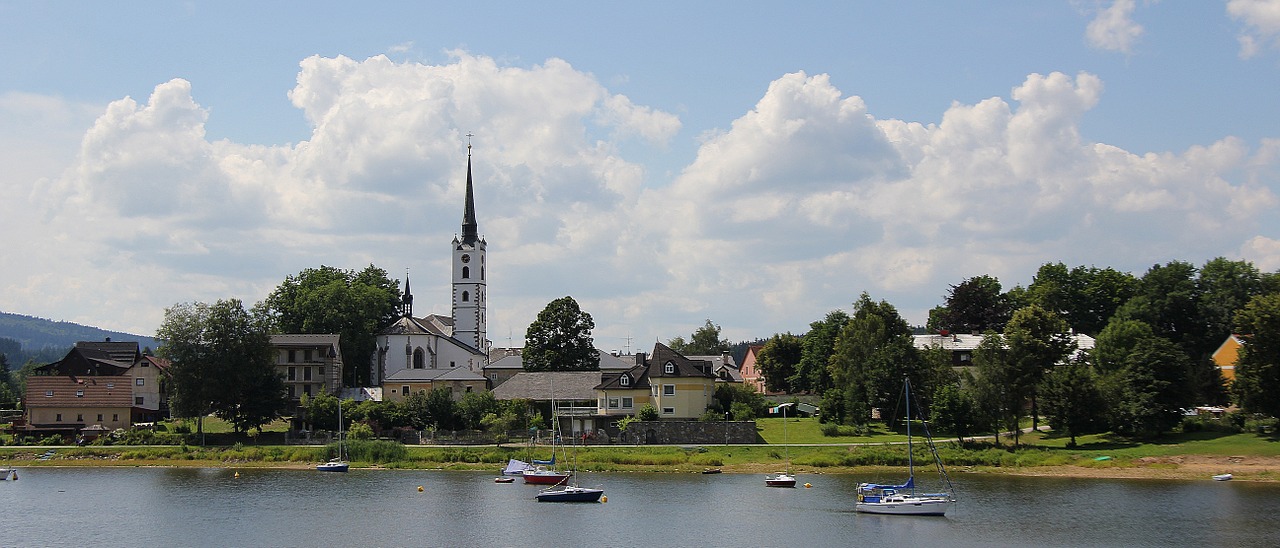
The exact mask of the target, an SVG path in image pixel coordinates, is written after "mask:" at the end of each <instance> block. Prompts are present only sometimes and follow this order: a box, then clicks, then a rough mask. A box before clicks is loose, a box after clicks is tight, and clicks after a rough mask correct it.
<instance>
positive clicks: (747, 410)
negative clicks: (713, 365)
mask: <svg viewBox="0 0 1280 548" xmlns="http://www.w3.org/2000/svg"><path fill="white" fill-rule="evenodd" d="M707 409H708V411H709V412H714V413H716V414H717V415H718V417H719V418H721V419H723V418H724V413H725V411H729V412H730V413H732V415H733V420H738V421H746V420H751V419H754V418H756V417H758V416H762V415H764V414H765V413H768V411H769V404H768V402H766V401H765V399H764V394H761V393H759V392H756V390H755V388H754V387H751V386H744V385H741V384H735V383H728V382H721V383H716V389H715V393H714V395H713V396H712V400H711V405H709V406H708V407H707Z"/></svg>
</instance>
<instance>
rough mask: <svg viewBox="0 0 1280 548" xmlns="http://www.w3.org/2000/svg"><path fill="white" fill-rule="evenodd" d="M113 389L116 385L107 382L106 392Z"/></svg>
mask: <svg viewBox="0 0 1280 548" xmlns="http://www.w3.org/2000/svg"><path fill="white" fill-rule="evenodd" d="M115 387H116V383H114V382H109V383H107V390H110V389H112V388H115Z"/></svg>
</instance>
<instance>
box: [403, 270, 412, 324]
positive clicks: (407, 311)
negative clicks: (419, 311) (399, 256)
mask: <svg viewBox="0 0 1280 548" xmlns="http://www.w3.org/2000/svg"><path fill="white" fill-rule="evenodd" d="M400 315H401V316H404V317H406V318H412V317H413V292H412V291H409V273H408V272H406V273H405V274H404V297H401V298H400Z"/></svg>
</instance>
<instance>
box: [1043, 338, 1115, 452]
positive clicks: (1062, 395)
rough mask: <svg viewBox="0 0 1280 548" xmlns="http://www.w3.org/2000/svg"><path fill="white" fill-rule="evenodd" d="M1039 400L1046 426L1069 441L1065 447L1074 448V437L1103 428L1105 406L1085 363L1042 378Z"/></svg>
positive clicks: (1073, 362) (1068, 365) (1071, 364)
mask: <svg viewBox="0 0 1280 548" xmlns="http://www.w3.org/2000/svg"><path fill="white" fill-rule="evenodd" d="M1040 399H1041V404H1042V409H1043V411H1044V413H1045V415H1047V416H1048V417H1049V425H1050V426H1052V427H1053V429H1054V430H1057V431H1059V432H1066V433H1067V436H1069V437H1070V438H1071V439H1070V442H1068V444H1067V446H1068V447H1075V446H1076V436H1079V435H1081V434H1088V433H1091V432H1094V431H1098V430H1100V429H1101V426H1102V425H1103V424H1104V417H1105V413H1104V410H1105V409H1106V402H1105V400H1104V399H1103V397H1102V390H1101V388H1100V387H1099V385H1098V377H1097V375H1096V374H1094V372H1093V368H1092V366H1090V364H1089V361H1088V360H1085V359H1079V360H1070V361H1068V362H1067V363H1065V364H1063V365H1059V366H1057V367H1055V368H1053V370H1052V371H1050V372H1049V373H1048V374H1047V375H1045V379H1044V388H1043V390H1042V394H1041V398H1040Z"/></svg>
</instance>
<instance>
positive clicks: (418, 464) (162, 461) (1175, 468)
mask: <svg viewBox="0 0 1280 548" xmlns="http://www.w3.org/2000/svg"><path fill="white" fill-rule="evenodd" d="M759 424H760V435H761V438H762V440H763V441H764V442H765V444H757V445H703V446H687V447H686V446H680V447H677V446H638V447H629V446H590V447H585V448H582V449H580V450H579V451H578V455H577V458H578V466H579V468H582V469H586V470H592V471H619V472H638V471H642V472H666V473H695V472H701V471H702V470H703V469H705V468H719V469H721V470H723V471H724V472H727V473H767V472H773V471H777V470H779V469H782V468H783V467H785V466H787V461H788V458H789V460H790V464H791V467H792V469H793V470H795V471H796V472H798V473H801V474H831V473H871V472H881V471H883V470H885V469H891V468H901V467H905V466H906V464H907V451H906V446H905V444H903V443H902V442H904V441H905V440H906V438H905V436H902V435H899V434H896V433H891V432H885V431H872V432H869V433H867V434H866V435H863V436H846V437H825V436H822V435H821V432H820V431H819V427H818V425H817V424H816V423H815V422H814V421H812V419H789V420H788V422H787V426H786V428H787V436H786V437H787V441H788V443H787V444H785V445H784V444H783V443H782V435H781V431H782V423H781V419H763V420H761V421H760V423H759ZM937 441H938V449H939V453H940V455H941V456H942V459H943V462H945V463H946V464H947V466H948V469H949V470H950V471H952V472H968V473H1005V474H1020V475H1053V476H1075V477H1115V478H1170V479H1208V478H1209V476H1211V475H1213V474H1220V473H1231V474H1233V475H1234V476H1235V478H1236V479H1237V480H1245V481H1267V482H1272V481H1280V443H1278V442H1280V439H1278V438H1277V436H1276V435H1275V434H1251V433H1246V434H1227V433H1220V432H1196V433H1189V434H1178V435H1171V436H1168V437H1167V438H1164V439H1161V440H1158V441H1157V442H1154V443H1138V442H1133V441H1130V440H1125V439H1120V438H1114V437H1110V436H1106V435H1094V436H1083V437H1080V438H1078V439H1077V445H1076V446H1075V447H1067V444H1068V440H1067V439H1065V438H1064V437H1062V436H1057V435H1055V434H1053V433H1051V432H1049V433H1043V432H1038V433H1030V434H1025V435H1023V436H1021V440H1020V444H1019V446H1018V447H1017V448H1014V447H1013V446H1012V440H1007V439H1005V438H1002V439H1001V443H1000V444H996V443H995V442H994V441H990V440H983V441H978V442H973V443H968V444H964V445H961V444H959V443H957V442H956V440H954V439H953V440H937ZM348 449H349V452H350V453H351V461H352V465H353V466H354V467H362V468H382V469H448V470H493V471H495V472H496V471H497V470H498V469H500V468H501V467H502V466H503V465H504V464H505V463H506V462H507V460H508V459H510V458H518V459H522V460H528V459H529V458H547V457H549V456H550V451H551V449H550V448H549V447H539V448H535V449H533V450H532V452H530V450H529V449H528V448H525V447H521V446H517V445H511V446H506V445H504V446H494V445H486V446H448V447H444V446H404V445H400V444H398V443H394V442H388V441H352V442H350V444H349V447H348ZM50 450H51V451H52V454H51V456H50V457H49V458H48V459H44V460H42V458H41V457H42V456H43V455H44V454H45V453H46V451H50ZM332 451H333V448H332V447H321V446H296V445H288V446H286V445H251V444H236V445H234V446H226V447H198V446H190V445H180V446H101V447H98V446H91V447H74V448H70V447H68V448H43V447H0V463H3V464H4V465H6V466H21V467H36V466H195V467H276V468H307V467H311V466H313V465H314V464H316V463H319V462H323V461H325V460H327V459H328V458H329V456H330V454H331V453H332ZM915 453H916V454H915V457H916V458H917V459H921V458H925V459H927V458H928V454H927V449H925V448H924V447H923V446H922V445H921V444H916V445H915Z"/></svg>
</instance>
